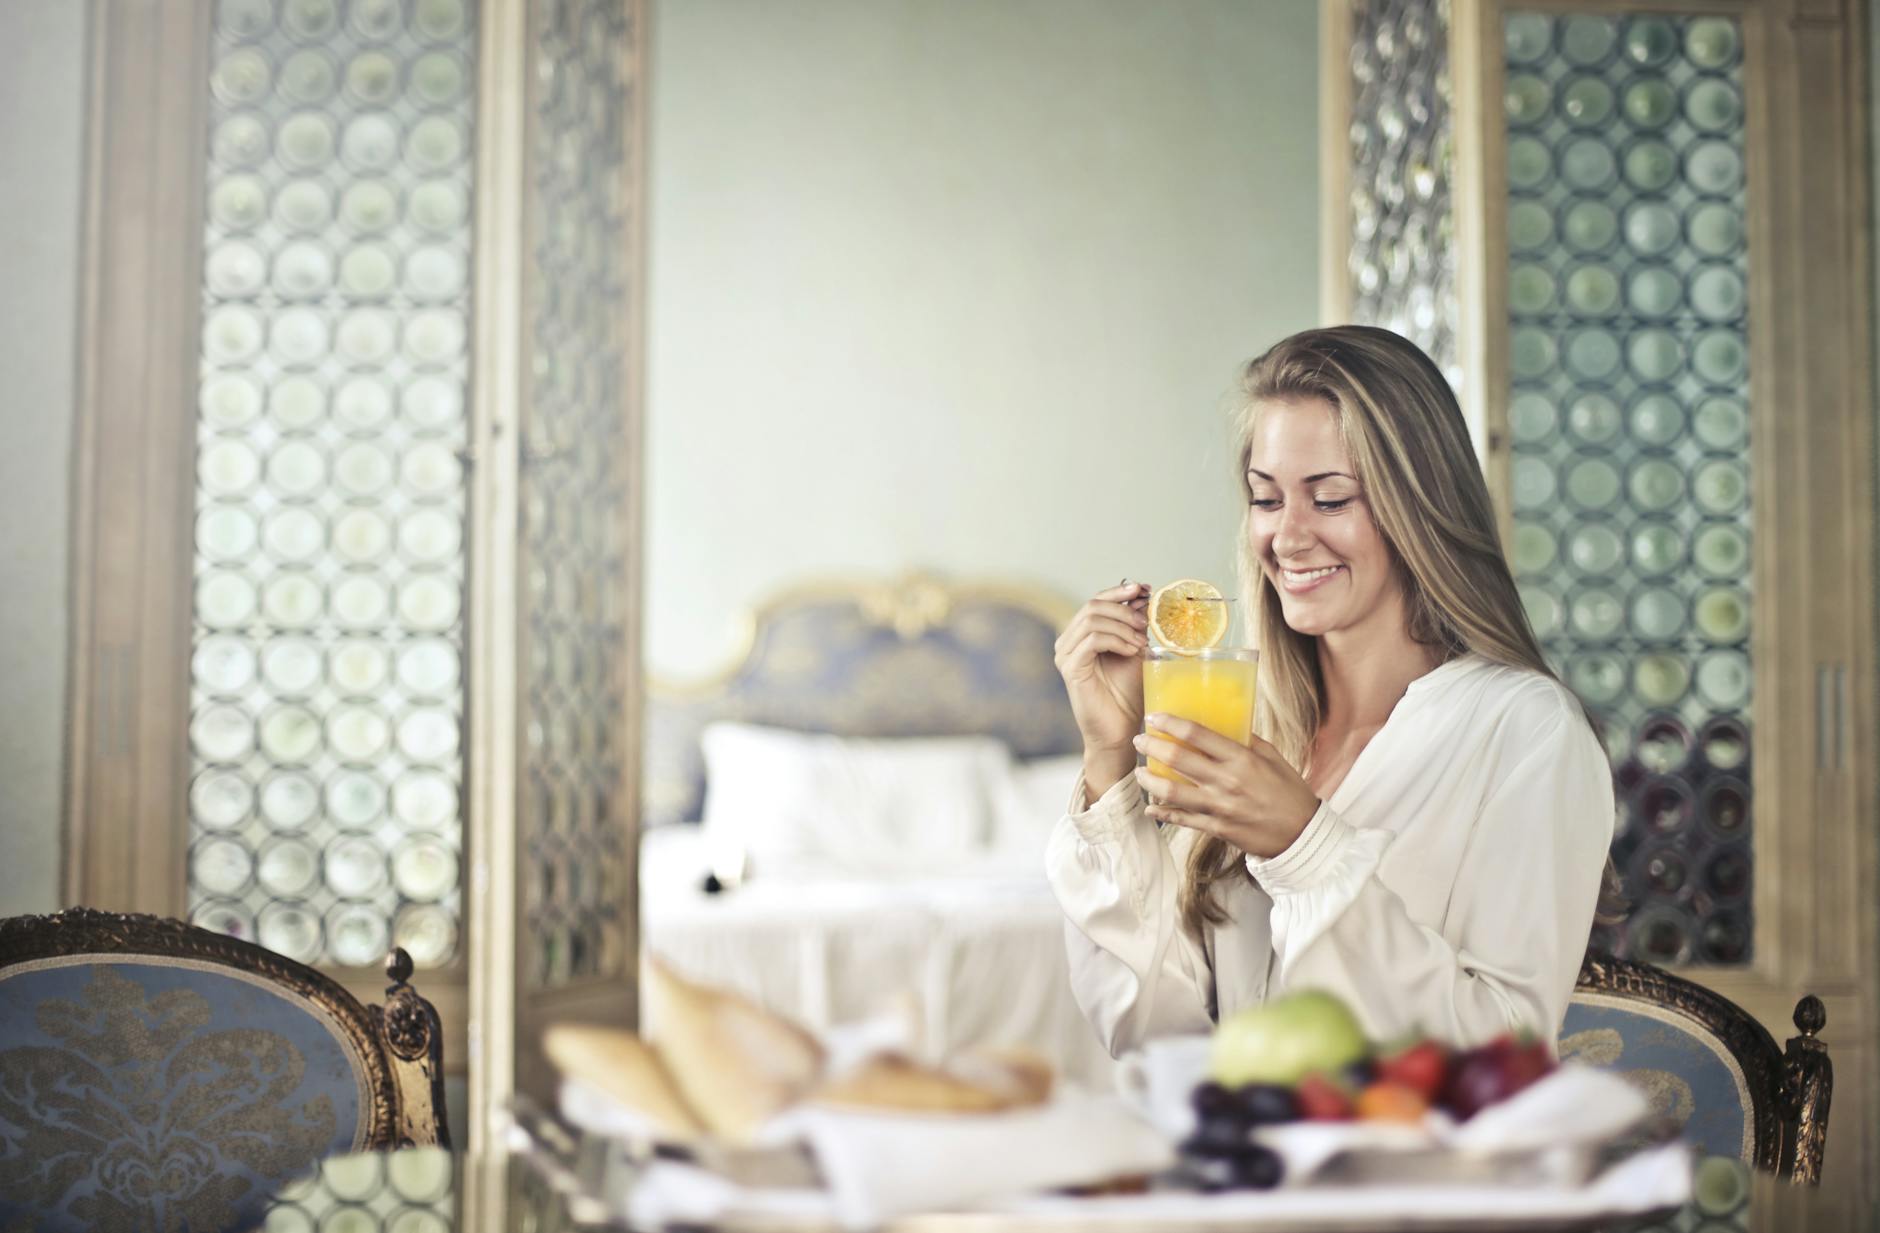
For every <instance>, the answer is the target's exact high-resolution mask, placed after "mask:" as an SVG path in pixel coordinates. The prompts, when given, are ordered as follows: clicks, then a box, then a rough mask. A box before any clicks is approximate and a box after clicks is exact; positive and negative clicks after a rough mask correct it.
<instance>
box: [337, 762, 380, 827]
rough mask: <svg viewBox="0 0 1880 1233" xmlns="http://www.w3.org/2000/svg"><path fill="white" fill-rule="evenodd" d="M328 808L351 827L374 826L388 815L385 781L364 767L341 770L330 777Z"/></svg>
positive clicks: (341, 822)
mask: <svg viewBox="0 0 1880 1233" xmlns="http://www.w3.org/2000/svg"><path fill="white" fill-rule="evenodd" d="M326 809H327V813H329V814H330V815H331V816H332V818H333V821H334V823H335V824H336V825H338V826H341V827H344V828H346V829H348V830H359V829H362V828H364V827H368V826H371V825H372V824H374V823H376V822H377V821H378V820H379V819H380V818H382V817H384V816H385V785H383V784H381V783H380V782H379V781H378V780H377V779H374V778H373V777H372V776H371V775H368V774H366V773H365V772H364V771H342V772H340V773H339V774H337V775H335V776H333V778H332V779H330V780H328V781H327V785H326Z"/></svg>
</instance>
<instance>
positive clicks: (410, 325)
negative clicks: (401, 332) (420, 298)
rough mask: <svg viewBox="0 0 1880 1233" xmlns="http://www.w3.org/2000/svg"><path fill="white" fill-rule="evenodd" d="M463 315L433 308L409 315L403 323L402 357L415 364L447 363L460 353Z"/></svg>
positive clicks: (462, 342) (436, 364)
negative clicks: (403, 346) (403, 349)
mask: <svg viewBox="0 0 1880 1233" xmlns="http://www.w3.org/2000/svg"><path fill="white" fill-rule="evenodd" d="M463 347H464V323H463V314H462V313H459V312H455V311H451V310H448V309H441V308H432V309H425V310H423V311H421V312H417V313H414V314H412V315H411V316H410V317H409V318H408V319H407V320H406V323H405V354H406V355H408V356H410V357H411V359H412V360H413V361H414V362H415V363H418V364H423V365H427V366H433V367H435V366H439V365H443V364H448V363H449V362H450V361H452V360H454V359H456V358H457V357H458V355H460V354H461V353H462V352H463Z"/></svg>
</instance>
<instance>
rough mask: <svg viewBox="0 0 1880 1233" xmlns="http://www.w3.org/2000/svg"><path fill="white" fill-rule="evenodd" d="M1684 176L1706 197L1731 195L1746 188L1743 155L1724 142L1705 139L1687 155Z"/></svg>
mask: <svg viewBox="0 0 1880 1233" xmlns="http://www.w3.org/2000/svg"><path fill="white" fill-rule="evenodd" d="M1684 179H1685V182H1686V183H1687V184H1689V185H1690V186H1691V187H1692V188H1693V189H1695V190H1697V192H1699V193H1701V194H1704V195H1706V196H1711V197H1727V196H1731V195H1733V194H1735V193H1736V192H1737V191H1738V190H1739V189H1741V188H1742V187H1743V157H1742V156H1741V155H1740V154H1738V153H1737V152H1736V151H1735V150H1734V149H1732V148H1731V147H1730V146H1728V145H1726V144H1724V143H1723V142H1721V141H1706V142H1703V143H1702V144H1700V145H1696V146H1693V147H1692V148H1691V152H1690V154H1689V156H1688V157H1686V159H1685V161H1684Z"/></svg>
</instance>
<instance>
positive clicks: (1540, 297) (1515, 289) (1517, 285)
mask: <svg viewBox="0 0 1880 1233" xmlns="http://www.w3.org/2000/svg"><path fill="white" fill-rule="evenodd" d="M1553 302H1554V276H1553V275H1551V274H1549V273H1548V272H1547V271H1546V270H1544V269H1542V268H1541V267H1540V266H1538V265H1517V266H1515V267H1514V269H1512V270H1510V271H1509V273H1508V303H1509V305H1510V306H1511V307H1512V308H1513V309H1514V311H1515V312H1517V313H1526V314H1530V315H1532V314H1534V313H1539V312H1542V311H1545V310H1546V308H1547V307H1548V306H1549V305H1550V304H1552V303H1553Z"/></svg>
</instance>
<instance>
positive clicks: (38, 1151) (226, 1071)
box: [0, 909, 445, 1233]
mask: <svg viewBox="0 0 1880 1233" xmlns="http://www.w3.org/2000/svg"><path fill="white" fill-rule="evenodd" d="M387 972H388V974H389V975H390V976H391V977H392V980H393V984H392V986H391V988H390V989H389V990H388V995H389V996H388V998H387V1004H386V1006H384V1007H378V1006H374V1007H372V1008H371V1009H370V1010H368V1009H367V1008H366V1007H364V1006H362V1005H361V1004H360V1003H359V1001H358V1000H357V999H356V998H354V997H353V996H352V995H351V994H349V993H347V992H346V990H345V989H343V988H341V987H340V986H339V985H338V984H336V983H334V982H333V981H332V980H330V979H328V978H327V977H325V976H323V975H321V974H320V973H318V972H316V971H314V970H313V969H311V968H308V967H305V966H303V965H301V964H298V963H295V962H292V961H291V960H288V959H284V958H282V957H281V956H279V955H276V954H274V953H273V952H272V951H267V950H263V949H261V948H260V947H258V946H253V945H250V944H249V943H246V942H241V941H237V940H235V939H233V938H227V937H224V936H222V935H221V934H216V933H210V932H208V931H207V930H203V929H198V928H195V927H194V926H191V925H186V924H183V923H182V922H180V921H170V920H160V919H157V918H156V917H150V916H124V915H113V914H108V913H103V912H93V911H88V910H85V909H74V910H72V911H69V912H63V913H60V914H58V915H56V916H24V917H15V918H12V919H10V920H4V921H0V1229H8V1230H10V1229H15V1228H24V1229H34V1230H38V1231H40V1233H66V1231H67V1230H73V1231H77V1230H91V1229H114V1228H122V1229H131V1228H135V1229H149V1230H154V1231H158V1233H169V1231H171V1230H176V1231H178V1233H181V1231H182V1230H189V1231H190V1233H196V1231H199V1230H200V1231H205V1233H206V1231H209V1230H218V1229H237V1228H246V1227H250V1226H253V1225H256V1224H258V1223H259V1221H260V1220H261V1218H262V1217H263V1215H264V1214H265V1211H266V1207H267V1203H268V1199H269V1197H270V1196H271V1195H272V1194H273V1193H274V1191H276V1190H277V1189H278V1188H279V1187H280V1185H281V1184H282V1183H284V1182H286V1181H288V1180H289V1179H291V1178H293V1177H295V1176H297V1175H300V1174H304V1173H306V1172H308V1171H309V1170H311V1169H312V1168H313V1166H314V1165H315V1164H316V1163H317V1162H318V1161H319V1160H320V1159H321V1158H323V1157H326V1156H329V1155H334V1154H337V1153H344V1152H358V1151H369V1150H375V1149H384V1148H390V1147H396V1146H404V1145H413V1146H423V1145H433V1144H442V1143H443V1142H444V1139H445V1135H444V1130H443V1124H442V1118H441V1115H442V1112H443V1089H442V1069H441V1056H440V1049H441V1032H440V1031H439V1029H438V1021H437V1012H436V1011H435V1010H433V1009H432V1008H431V1006H430V1004H429V1003H427V1002H425V1001H424V999H422V998H420V997H419V996H418V995H417V994H416V993H415V992H413V991H412V989H411V987H410V985H409V984H408V983H407V981H408V979H409V977H410V974H411V961H410V959H409V958H407V957H405V955H404V952H403V951H395V952H394V953H393V956H392V960H391V962H389V963H388V964H387Z"/></svg>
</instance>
